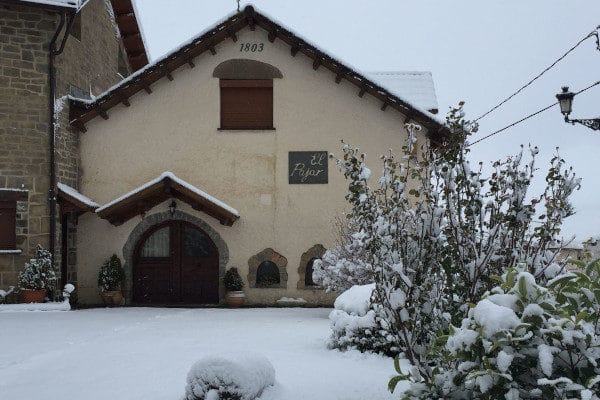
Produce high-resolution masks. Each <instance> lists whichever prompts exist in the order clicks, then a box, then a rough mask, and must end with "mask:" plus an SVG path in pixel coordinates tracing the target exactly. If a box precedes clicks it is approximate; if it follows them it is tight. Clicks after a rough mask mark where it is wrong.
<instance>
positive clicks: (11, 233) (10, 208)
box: [0, 201, 17, 250]
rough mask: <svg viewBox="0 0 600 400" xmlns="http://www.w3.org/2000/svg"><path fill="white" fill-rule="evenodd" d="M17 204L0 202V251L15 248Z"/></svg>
mask: <svg viewBox="0 0 600 400" xmlns="http://www.w3.org/2000/svg"><path fill="white" fill-rule="evenodd" d="M16 220H17V203H16V202H15V201H0V250H14V249H15V248H16V245H17V243H16V233H15V231H16V226H15V224H16Z"/></svg>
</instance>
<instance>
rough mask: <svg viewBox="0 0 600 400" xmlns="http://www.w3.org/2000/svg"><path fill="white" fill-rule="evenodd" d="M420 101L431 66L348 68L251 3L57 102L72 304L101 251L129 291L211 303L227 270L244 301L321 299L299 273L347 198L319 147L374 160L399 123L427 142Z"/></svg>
mask: <svg viewBox="0 0 600 400" xmlns="http://www.w3.org/2000/svg"><path fill="white" fill-rule="evenodd" d="M415 81H418V82H420V83H415ZM409 98H410V100H407V99H409ZM431 99H433V101H431ZM434 103H435V96H434V94H433V82H432V80H431V74H428V73H377V74H366V73H363V72H361V71H357V70H355V69H353V68H350V67H349V66H347V65H345V64H344V63H343V62H342V61H340V60H337V59H335V58H334V57H332V56H330V55H329V54H327V53H326V52H324V51H322V50H321V49H320V48H318V47H317V46H315V45H313V44H311V43H310V42H308V41H306V40H304V39H303V38H301V37H300V36H299V35H297V34H295V33H294V32H292V31H290V30H289V29H288V28H286V27H285V26H283V25H281V24H280V23H278V22H276V21H274V20H272V19H271V18H269V17H267V16H266V15H264V14H262V13H260V12H258V11H256V10H254V9H253V8H252V7H247V8H246V9H245V10H244V11H242V12H241V13H235V14H232V15H230V16H229V17H227V18H225V19H224V20H223V22H221V23H219V24H218V25H216V26H213V27H210V28H208V29H207V30H205V31H204V32H203V33H202V34H201V35H199V36H197V37H195V38H193V39H192V40H190V41H189V42H188V43H187V44H184V45H182V46H181V47H179V48H177V49H175V50H174V51H172V52H171V53H170V54H167V55H166V56H164V57H163V58H161V59H158V60H156V61H154V62H153V63H151V64H149V65H148V66H147V67H146V68H144V69H142V70H140V71H138V72H136V73H134V74H132V75H131V76H130V77H129V78H127V79H124V80H123V81H121V82H119V83H118V84H117V85H116V86H114V87H112V88H111V89H109V90H107V91H106V92H104V93H102V94H101V95H98V96H97V97H95V98H94V99H93V100H82V99H71V100H70V101H69V105H68V106H69V114H70V118H69V121H70V124H71V126H72V127H73V129H76V130H78V131H79V132H80V133H79V135H78V138H79V142H78V143H79V156H80V163H81V164H80V169H79V179H78V182H77V185H76V186H77V188H78V192H75V191H73V192H71V193H70V195H69V198H70V201H71V204H72V205H73V206H75V208H77V207H79V208H78V210H77V212H78V213H79V218H78V219H77V240H76V243H77V245H76V248H77V278H78V292H79V296H80V301H82V302H84V303H89V304H95V303H98V302H99V301H100V298H99V295H98V287H97V284H96V279H97V274H98V269H99V267H100V265H101V264H102V262H103V261H104V260H105V259H107V258H108V257H110V255H111V254H113V253H114V254H117V255H118V256H119V257H120V258H121V259H122V260H123V261H124V267H125V271H126V282H125V284H124V287H123V289H124V291H125V297H126V299H127V302H129V303H134V304H197V303H201V304H207V303H208V304H215V303H219V302H220V301H221V300H222V299H223V296H224V287H223V279H222V278H223V275H224V272H225V271H226V269H228V268H231V267H237V268H238V270H239V271H240V272H241V275H242V277H243V279H244V281H245V283H246V288H245V292H246V295H247V298H248V301H249V303H250V304H274V303H275V302H277V301H278V300H281V298H296V299H297V298H302V299H304V300H305V301H306V302H307V303H310V304H328V303H330V302H331V301H332V300H333V298H334V296H332V295H331V294H326V293H325V292H324V291H323V290H322V289H321V288H319V287H317V286H315V285H314V284H313V282H312V275H311V273H310V271H311V268H312V263H313V261H314V259H315V258H318V257H320V256H322V254H323V252H324V251H325V250H326V249H327V248H330V247H331V246H332V245H334V243H335V239H336V232H335V227H334V224H333V221H334V220H335V218H336V217H339V216H341V215H343V214H344V211H345V210H346V204H345V200H344V194H345V191H346V185H347V183H346V181H345V180H344V178H343V176H341V175H340V174H339V173H338V172H337V171H336V168H335V166H334V165H332V164H331V162H330V161H329V160H328V157H327V156H328V153H330V152H334V153H338V154H339V152H340V139H344V140H346V141H347V142H348V143H351V144H352V145H356V146H360V147H361V149H362V150H364V151H365V152H366V153H367V154H369V155H370V157H371V160H373V161H372V162H373V163H376V159H377V156H378V155H379V154H382V153H384V152H386V151H387V150H388V149H389V148H392V149H394V150H395V151H396V152H398V153H399V152H400V151H401V146H403V145H404V144H405V140H406V138H407V132H406V129H405V128H404V123H405V122H407V121H415V122H417V123H419V124H420V125H422V127H423V130H422V131H421V133H420V134H419V137H418V141H419V143H422V144H425V143H428V142H434V143H435V142H439V141H442V140H443V138H444V135H445V134H446V132H445V131H444V128H443V124H442V122H441V121H440V120H439V119H438V118H437V117H436V116H435V115H434V113H433V112H436V111H437V110H436V109H437V105H436V104H434Z"/></svg>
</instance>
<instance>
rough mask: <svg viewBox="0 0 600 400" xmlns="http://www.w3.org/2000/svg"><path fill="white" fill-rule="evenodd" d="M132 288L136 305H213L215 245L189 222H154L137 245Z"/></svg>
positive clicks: (216, 299) (216, 295)
mask: <svg viewBox="0 0 600 400" xmlns="http://www.w3.org/2000/svg"><path fill="white" fill-rule="evenodd" d="M132 289H133V302H134V303H137V304H216V303H218V302H219V252H218V250H217V247H216V246H215V244H214V243H213V241H212V240H211V239H210V238H209V237H208V235H207V234H206V233H205V232H204V231H202V230H201V229H200V228H198V227H197V226H195V225H193V224H190V223H188V222H185V221H167V222H163V223H161V224H158V225H155V226H153V227H152V228H150V229H149V230H148V231H147V232H146V233H145V234H144V236H142V238H141V239H140V241H139V242H138V243H137V245H136V248H135V253H134V261H133V288H132Z"/></svg>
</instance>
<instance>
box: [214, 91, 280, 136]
mask: <svg viewBox="0 0 600 400" xmlns="http://www.w3.org/2000/svg"><path fill="white" fill-rule="evenodd" d="M220 85H221V129H273V80H272V79H221V80H220Z"/></svg>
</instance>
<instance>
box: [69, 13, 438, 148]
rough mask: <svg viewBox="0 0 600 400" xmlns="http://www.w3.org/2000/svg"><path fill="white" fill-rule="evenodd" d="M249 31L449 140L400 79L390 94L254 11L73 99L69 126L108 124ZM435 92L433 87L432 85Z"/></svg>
mask: <svg viewBox="0 0 600 400" xmlns="http://www.w3.org/2000/svg"><path fill="white" fill-rule="evenodd" d="M245 27H250V29H252V30H254V29H256V27H260V28H261V29H264V30H265V31H267V32H268V33H269V35H268V39H269V41H271V42H274V41H275V40H276V39H278V40H281V41H282V42H284V43H286V44H287V45H289V46H290V53H291V56H292V57H295V56H296V54H297V53H302V54H304V55H305V56H307V57H309V58H310V59H312V60H313V68H314V69H318V68H319V67H321V66H322V67H324V68H327V69H329V70H330V71H332V72H333V73H334V74H335V82H336V83H340V82H341V80H342V79H344V80H346V81H348V82H350V83H352V84H353V85H355V86H356V87H357V94H358V96H360V97H362V96H363V95H364V94H365V93H367V94H369V95H371V96H373V97H375V98H377V99H379V100H380V101H381V109H382V110H385V109H386V108H388V107H390V108H393V109H396V110H398V111H399V112H401V113H402V114H403V115H405V116H406V120H407V121H408V120H412V121H415V122H417V123H419V124H421V125H423V126H424V127H426V128H427V130H428V132H429V136H430V139H431V140H432V142H433V143H434V144H435V143H442V142H443V141H444V138H445V137H446V136H447V135H448V133H449V132H448V130H447V129H446V128H445V127H444V124H443V121H442V120H441V119H438V118H437V117H436V116H435V115H433V114H432V113H431V112H429V111H428V110H427V109H426V108H423V107H421V106H420V105H419V104H417V102H414V101H412V100H409V99H408V97H407V96H405V95H404V94H403V93H400V83H399V81H400V78H399V79H397V82H396V84H394V86H393V87H389V88H388V87H386V86H385V85H386V84H387V85H390V79H387V80H386V81H384V80H383V77H381V76H380V77H379V79H380V80H381V81H376V80H375V79H373V78H372V77H368V76H367V75H366V74H363V73H361V72H359V71H358V70H357V69H355V68H351V67H350V66H349V65H348V64H346V63H343V62H341V61H339V60H338V59H336V58H334V57H332V56H331V55H330V54H328V53H325V52H324V51H322V50H321V49H319V48H318V47H317V46H315V45H313V44H312V43H310V42H309V41H307V40H305V39H303V38H302V37H300V36H298V35H296V34H295V33H293V32H292V31H290V30H289V29H288V28H286V27H285V26H284V25H283V24H281V23H279V22H276V21H275V20H274V19H273V18H271V17H268V16H266V15H265V14H263V13H261V12H259V11H255V9H254V7H252V6H246V7H245V8H244V10H243V11H242V12H239V13H234V14H231V15H230V16H228V17H226V19H224V20H223V21H222V22H220V23H218V24H217V25H216V26H214V27H212V28H210V29H208V30H206V31H204V32H203V33H201V34H199V35H198V36H196V37H195V38H193V39H192V40H190V41H188V42H186V43H184V44H183V45H181V46H180V47H178V48H176V49H175V50H173V51H172V52H171V53H169V54H167V55H165V56H163V57H162V58H160V59H158V60H156V61H155V62H153V63H151V64H148V65H146V66H145V67H144V68H142V69H140V70H138V71H137V72H135V73H134V74H132V75H131V76H129V77H127V78H126V79H124V80H122V81H121V82H119V83H118V84H117V85H115V86H113V87H111V88H110V89H108V90H107V91H106V92H104V93H102V94H100V95H99V96H97V97H96V98H95V99H93V100H83V99H71V100H70V102H71V104H70V113H71V114H70V121H71V124H72V125H73V126H74V127H77V128H79V129H80V130H82V131H85V124H86V123H87V122H89V121H91V120H92V119H94V118H96V117H97V116H101V117H102V118H104V119H108V110H110V109H111V108H112V107H114V106H116V105H118V104H121V103H123V104H124V105H126V106H128V105H129V98H130V97H131V96H133V95H134V94H136V93H138V92H140V91H141V90H146V92H148V93H151V92H152V90H151V85H152V84H153V83H155V82H156V81H158V80H159V79H162V78H164V77H167V78H169V80H172V79H173V77H172V76H171V72H172V71H174V70H176V69H178V68H179V67H181V66H182V65H184V64H189V65H190V66H192V67H193V66H194V58H195V57H197V56H198V55H200V54H202V53H204V52H207V51H210V52H211V53H213V54H216V49H215V46H216V45H217V44H218V43H220V42H222V41H224V40H227V39H231V40H233V41H237V32H238V31H240V30H241V29H243V28H245ZM423 81H425V79H423ZM408 86H409V85H408V84H404V87H405V88H406V87H408ZM432 86H433V83H431V87H432ZM425 87H426V85H425V84H416V83H415V84H414V86H413V90H412V92H411V93H420V96H421V95H422V98H423V99H424V98H425V97H426V95H425V94H424V93H425V92H426V89H425ZM429 100H431V97H429ZM429 103H431V101H429Z"/></svg>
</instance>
